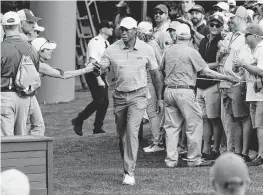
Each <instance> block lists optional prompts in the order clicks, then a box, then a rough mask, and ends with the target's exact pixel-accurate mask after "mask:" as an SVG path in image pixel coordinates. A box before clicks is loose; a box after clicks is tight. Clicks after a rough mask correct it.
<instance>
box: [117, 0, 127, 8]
mask: <svg viewBox="0 0 263 195" xmlns="http://www.w3.org/2000/svg"><path fill="white" fill-rule="evenodd" d="M127 6H128V4H127V3H126V2H125V1H123V0H121V1H120V2H119V3H118V4H116V7H127Z"/></svg>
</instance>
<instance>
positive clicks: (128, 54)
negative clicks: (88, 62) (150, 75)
mask: <svg viewBox="0 0 263 195" xmlns="http://www.w3.org/2000/svg"><path fill="white" fill-rule="evenodd" d="M99 64H100V65H101V68H102V69H106V68H108V67H109V66H110V67H111V68H112V70H113V74H114V78H116V83H115V89H116V90H117V91H121V92H130V91H134V90H137V89H139V88H142V87H146V86H147V71H146V68H148V69H149V70H155V69H158V64H157V61H156V58H155V54H154V51H153V49H152V48H151V46H149V45H148V44H147V43H145V42H143V41H141V40H139V39H138V38H137V39H136V43H135V46H134V48H133V49H132V50H130V49H128V48H127V47H126V46H125V44H124V42H123V40H122V39H121V40H119V41H117V42H115V43H114V44H112V45H110V46H109V47H108V48H107V49H106V50H105V52H104V54H103V56H102V58H101V60H100V62H99Z"/></svg>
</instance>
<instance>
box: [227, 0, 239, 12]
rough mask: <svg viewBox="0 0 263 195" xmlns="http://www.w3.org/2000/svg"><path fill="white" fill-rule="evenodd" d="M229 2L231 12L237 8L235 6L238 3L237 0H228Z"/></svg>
mask: <svg viewBox="0 0 263 195" xmlns="http://www.w3.org/2000/svg"><path fill="white" fill-rule="evenodd" d="M227 3H228V5H229V11H230V12H232V11H234V9H235V7H236V5H237V2H236V0H228V1H227Z"/></svg>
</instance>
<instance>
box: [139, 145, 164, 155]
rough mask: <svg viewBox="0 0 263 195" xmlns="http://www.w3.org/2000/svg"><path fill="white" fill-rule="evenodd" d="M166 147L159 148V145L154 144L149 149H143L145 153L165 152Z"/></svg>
mask: <svg viewBox="0 0 263 195" xmlns="http://www.w3.org/2000/svg"><path fill="white" fill-rule="evenodd" d="M163 150H164V147H161V146H159V145H158V144H152V145H150V146H148V147H145V148H143V151H144V152H147V153H148V152H159V151H163Z"/></svg>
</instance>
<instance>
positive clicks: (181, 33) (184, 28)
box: [176, 23, 191, 40]
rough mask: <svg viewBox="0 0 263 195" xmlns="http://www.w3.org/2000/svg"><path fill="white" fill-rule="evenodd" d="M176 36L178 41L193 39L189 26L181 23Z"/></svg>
mask: <svg viewBox="0 0 263 195" xmlns="http://www.w3.org/2000/svg"><path fill="white" fill-rule="evenodd" d="M176 35H177V37H178V39H181V40H182V39H183V40H185V39H190V38H191V29H190V27H189V26H188V25H187V24H184V23H181V24H178V26H177V27H176Z"/></svg>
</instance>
